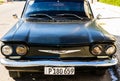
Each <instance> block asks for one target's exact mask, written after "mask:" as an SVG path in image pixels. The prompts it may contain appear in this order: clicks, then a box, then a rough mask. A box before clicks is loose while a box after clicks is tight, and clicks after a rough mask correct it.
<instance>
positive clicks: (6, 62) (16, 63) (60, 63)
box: [0, 58, 118, 67]
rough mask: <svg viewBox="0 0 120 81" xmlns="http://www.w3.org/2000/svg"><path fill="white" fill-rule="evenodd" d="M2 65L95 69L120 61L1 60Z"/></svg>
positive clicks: (113, 59) (114, 59)
mask: <svg viewBox="0 0 120 81" xmlns="http://www.w3.org/2000/svg"><path fill="white" fill-rule="evenodd" d="M0 62H1V64H3V65H4V66H9V67H33V66H79V67H81V66H90V67H92V66H94V67H102V66H103V67H109V66H113V65H116V64H117V63H118V60H117V59H116V58H112V59H111V60H103V61H99V60H97V61H51V60H38V61H27V60H22V61H21V60H20V61H15V60H9V59H0Z"/></svg>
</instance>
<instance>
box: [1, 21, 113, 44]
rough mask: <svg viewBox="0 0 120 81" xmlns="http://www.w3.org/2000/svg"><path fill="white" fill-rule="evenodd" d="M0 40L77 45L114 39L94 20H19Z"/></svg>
mask: <svg viewBox="0 0 120 81" xmlns="http://www.w3.org/2000/svg"><path fill="white" fill-rule="evenodd" d="M1 40H2V41H14V42H15V41H18V42H19V41H22V42H26V43H29V44H36V45H40V44H42V45H46V44H47V45H73V44H74V45H75V44H76V45H79V44H90V43H94V42H113V41H115V40H114V38H113V36H112V35H110V34H108V33H107V32H106V31H104V30H103V29H102V28H101V27H97V26H95V22H94V21H91V22H86V23H85V22H84V23H83V22H81V23H80V22H78V23H61V22H59V23H58V22H48V23H39V22H38V23H36V22H25V21H19V22H18V23H17V24H16V25H15V26H14V27H13V28H12V29H11V30H10V31H9V32H8V33H7V34H6V35H5V36H4V37H3V38H2V39H1Z"/></svg>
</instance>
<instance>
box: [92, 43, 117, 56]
mask: <svg viewBox="0 0 120 81" xmlns="http://www.w3.org/2000/svg"><path fill="white" fill-rule="evenodd" d="M116 50H117V48H116V46H115V45H114V44H95V45H92V46H91V47H90V53H91V54H92V55H94V56H112V55H113V54H115V53H116Z"/></svg>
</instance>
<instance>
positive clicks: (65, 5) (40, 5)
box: [24, 0, 87, 19]
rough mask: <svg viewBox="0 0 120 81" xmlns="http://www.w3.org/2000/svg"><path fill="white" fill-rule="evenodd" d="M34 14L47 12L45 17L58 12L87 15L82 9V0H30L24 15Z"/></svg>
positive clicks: (75, 15)
mask: <svg viewBox="0 0 120 81" xmlns="http://www.w3.org/2000/svg"><path fill="white" fill-rule="evenodd" d="M35 14H42V15H43V14H47V17H48V15H49V17H50V16H56V15H57V16H58V14H67V16H68V14H70V15H69V16H74V17H79V16H80V17H87V16H86V14H85V11H84V0H69V1H68V0H32V1H30V2H29V4H28V6H27V9H26V11H25V14H24V17H30V16H31V15H32V17H33V15H34V16H38V15H35ZM44 16H45V15H44ZM59 16H60V15H59ZM64 16H66V15H64ZM79 19H80V18H79Z"/></svg>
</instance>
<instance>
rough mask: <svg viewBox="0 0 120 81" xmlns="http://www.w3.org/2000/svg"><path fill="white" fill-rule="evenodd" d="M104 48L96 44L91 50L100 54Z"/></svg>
mask: <svg viewBox="0 0 120 81" xmlns="http://www.w3.org/2000/svg"><path fill="white" fill-rule="evenodd" d="M102 50H103V48H102V46H101V45H94V46H92V48H91V50H90V51H91V53H92V54H93V55H100V54H101V53H102Z"/></svg>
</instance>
